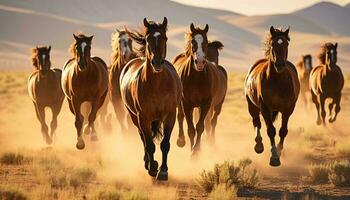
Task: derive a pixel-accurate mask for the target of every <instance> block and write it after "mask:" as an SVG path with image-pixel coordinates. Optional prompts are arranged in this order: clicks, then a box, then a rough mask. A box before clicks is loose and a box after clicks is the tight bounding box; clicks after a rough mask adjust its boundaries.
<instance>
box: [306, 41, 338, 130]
mask: <svg viewBox="0 0 350 200" xmlns="http://www.w3.org/2000/svg"><path fill="white" fill-rule="evenodd" d="M337 47H338V43H335V44H334V45H333V44H332V43H325V44H323V45H322V47H321V53H320V55H319V60H320V62H321V64H320V65H318V66H317V67H315V68H314V69H312V71H311V74H310V88H311V96H312V101H313V102H314V104H315V105H316V110H317V121H316V123H317V125H321V123H323V125H326V121H325V118H326V111H325V100H326V99H327V98H331V99H332V102H331V103H330V104H329V106H328V108H329V119H328V121H329V122H330V123H333V122H334V121H335V120H336V118H337V115H338V113H339V111H340V99H341V91H342V89H343V87H344V76H343V73H342V71H341V69H340V67H339V66H338V65H337ZM334 105H335V109H334V110H335V115H334V116H333V113H332V112H333V107H334ZM320 112H321V117H322V122H321V118H320Z"/></svg>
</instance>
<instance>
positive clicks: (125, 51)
mask: <svg viewBox="0 0 350 200" xmlns="http://www.w3.org/2000/svg"><path fill="white" fill-rule="evenodd" d="M112 51H113V53H112V56H111V66H110V68H109V95H110V98H111V101H112V105H113V107H114V111H115V114H116V117H117V119H118V121H119V124H120V127H121V130H122V132H125V131H126V126H125V118H126V117H127V111H126V110H125V107H124V104H123V101H122V97H121V94H120V85H119V79H120V74H121V72H122V70H123V69H124V67H125V65H126V63H128V62H129V61H130V60H132V59H134V58H136V56H137V55H136V53H135V52H134V51H133V48H132V40H131V39H130V37H129V36H128V34H127V33H126V32H125V31H124V30H118V29H117V30H116V32H115V33H114V34H113V35H112ZM129 125H131V124H129Z"/></svg>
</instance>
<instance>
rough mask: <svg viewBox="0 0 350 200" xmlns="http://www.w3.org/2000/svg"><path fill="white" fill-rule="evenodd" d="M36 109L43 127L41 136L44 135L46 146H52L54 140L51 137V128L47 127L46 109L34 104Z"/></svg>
mask: <svg viewBox="0 0 350 200" xmlns="http://www.w3.org/2000/svg"><path fill="white" fill-rule="evenodd" d="M34 107H35V112H36V116H37V118H38V119H39V121H40V125H41V134H42V135H43V137H44V139H45V141H46V144H52V139H51V137H50V136H49V133H48V132H49V128H48V127H47V125H46V122H45V107H44V106H41V105H37V104H35V103H34Z"/></svg>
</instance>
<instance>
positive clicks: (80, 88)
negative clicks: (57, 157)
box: [61, 33, 108, 149]
mask: <svg viewBox="0 0 350 200" xmlns="http://www.w3.org/2000/svg"><path fill="white" fill-rule="evenodd" d="M73 36H74V39H75V41H74V42H73V44H72V46H71V48H70V51H71V52H72V53H73V55H74V57H73V58H71V59H69V60H68V61H67V62H66V63H65V65H64V67H63V74H62V80H61V84H62V88H63V91H64V93H65V95H66V97H67V100H68V103H69V108H70V110H71V112H72V113H73V114H74V115H75V128H76V129H77V136H78V138H77V139H78V142H77V144H76V147H77V149H84V147H85V143H84V140H83V137H82V126H83V122H84V117H83V116H82V114H81V110H80V107H81V104H82V103H83V102H89V103H91V111H90V114H89V117H88V124H86V126H85V127H84V133H85V134H89V133H91V140H92V141H96V140H97V135H96V130H95V126H94V121H95V119H96V113H97V111H98V110H99V109H100V107H101V106H102V105H103V102H104V100H105V97H106V95H107V92H108V91H107V89H108V72H107V65H106V64H105V62H104V61H103V60H102V59H101V58H99V57H91V40H92V38H93V36H90V37H88V36H85V35H84V34H82V33H80V34H78V35H75V34H73Z"/></svg>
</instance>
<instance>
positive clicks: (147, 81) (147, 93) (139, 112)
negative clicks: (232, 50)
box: [120, 18, 182, 180]
mask: <svg viewBox="0 0 350 200" xmlns="http://www.w3.org/2000/svg"><path fill="white" fill-rule="evenodd" d="M143 24H144V31H143V32H130V31H129V30H127V29H126V32H127V34H128V35H129V36H130V37H131V38H132V39H133V40H134V41H135V42H137V43H138V44H140V45H141V48H140V49H139V54H140V55H139V56H140V57H139V58H135V59H133V60H131V61H130V62H129V63H128V64H127V65H126V66H125V67H124V69H123V71H122V73H121V75H120V88H121V95H122V100H123V102H124V105H125V106H126V108H127V109H128V111H129V114H130V116H131V118H132V121H133V123H134V124H135V126H136V127H137V128H138V130H139V134H140V137H141V139H142V142H143V144H144V147H145V148H144V150H145V155H144V161H145V168H146V170H148V174H149V175H150V176H153V177H155V176H157V180H167V179H168V166H167V158H168V152H169V149H170V143H169V140H170V136H171V132H172V130H173V127H174V123H175V119H176V108H177V106H178V105H179V103H180V100H181V94H182V87H181V82H180V79H179V77H178V75H177V73H176V70H175V69H174V67H173V66H172V64H171V63H170V62H168V61H167V60H165V57H166V48H167V45H166V41H167V36H166V30H167V18H164V20H163V23H161V24H160V23H156V22H153V21H147V19H146V18H144V20H143ZM162 123H163V140H162V142H161V144H160V148H161V150H162V165H161V166H160V171H159V172H158V162H157V161H155V160H154V152H155V145H154V141H153V140H154V139H155V137H157V136H159V135H161V131H160V127H161V124H162ZM157 173H158V174H157Z"/></svg>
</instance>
